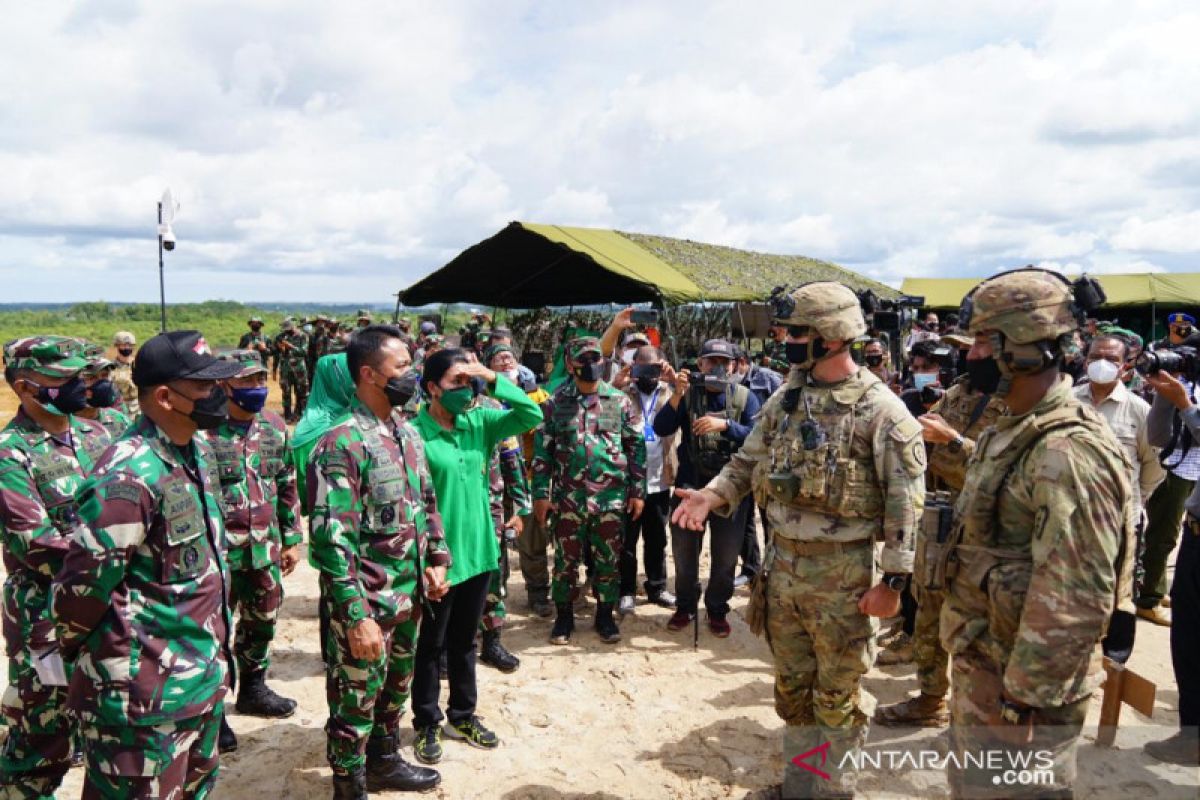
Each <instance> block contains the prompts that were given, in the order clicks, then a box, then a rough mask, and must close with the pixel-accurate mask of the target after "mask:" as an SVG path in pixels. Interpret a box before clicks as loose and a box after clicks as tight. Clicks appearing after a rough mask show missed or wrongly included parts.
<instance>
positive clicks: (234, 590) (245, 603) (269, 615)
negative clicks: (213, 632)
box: [229, 559, 283, 675]
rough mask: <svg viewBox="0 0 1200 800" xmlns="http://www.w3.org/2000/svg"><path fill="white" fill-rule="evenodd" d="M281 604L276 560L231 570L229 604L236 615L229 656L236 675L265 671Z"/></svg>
mask: <svg viewBox="0 0 1200 800" xmlns="http://www.w3.org/2000/svg"><path fill="white" fill-rule="evenodd" d="M282 604H283V575H282V574H281V573H280V571H279V561H278V559H276V560H275V561H273V562H272V563H270V564H268V565H267V566H265V567H257V568H255V567H248V568H245V569H239V568H231V569H230V571H229V605H230V609H231V610H232V611H236V613H237V614H238V622H237V634H236V637H235V639H234V644H233V654H234V657H235V658H236V659H237V668H238V674H239V675H246V674H249V673H254V672H266V671H267V667H269V666H270V665H271V657H270V650H271V641H272V640H273V639H274V638H275V623H276V621H277V620H278V618H279V607H280V606H281V605H282Z"/></svg>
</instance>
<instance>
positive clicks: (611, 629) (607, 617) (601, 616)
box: [595, 603, 621, 644]
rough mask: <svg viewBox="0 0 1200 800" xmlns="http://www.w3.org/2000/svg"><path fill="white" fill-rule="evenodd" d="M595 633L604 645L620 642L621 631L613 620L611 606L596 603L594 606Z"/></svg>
mask: <svg viewBox="0 0 1200 800" xmlns="http://www.w3.org/2000/svg"><path fill="white" fill-rule="evenodd" d="M595 627H596V633H598V634H600V641H602V642H604V643H605V644H616V643H617V642H619V641H621V629H620V628H618V627H617V621H616V620H614V619H613V604H612V603H598V604H597V605H596V623H595Z"/></svg>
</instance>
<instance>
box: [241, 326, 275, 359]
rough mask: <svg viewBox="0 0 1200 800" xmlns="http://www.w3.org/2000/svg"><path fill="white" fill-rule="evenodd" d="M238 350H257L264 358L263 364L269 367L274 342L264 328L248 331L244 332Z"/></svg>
mask: <svg viewBox="0 0 1200 800" xmlns="http://www.w3.org/2000/svg"><path fill="white" fill-rule="evenodd" d="M238 350H253V351H255V352H256V353H258V354H259V357H260V358H261V359H262V364H263V366H264V367H269V366H270V363H269V362H270V360H271V351H272V350H274V343H273V342H272V341H271V337H270V336H267V334H265V333H263V331H262V330H257V331H246V332H245V333H243V334H242V338H241V339H239V340H238Z"/></svg>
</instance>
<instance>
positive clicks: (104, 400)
mask: <svg viewBox="0 0 1200 800" xmlns="http://www.w3.org/2000/svg"><path fill="white" fill-rule="evenodd" d="M89 391H91V393H92V396H91V397H89V398H88V401H87V404H88V405H89V406H91V407H92V408H111V407H112V406H114V405H116V403H117V389H116V387H115V386H113V382H112V381H110V380H102V381H96V382H95V383H93V384H92V387H91V389H90V390H89Z"/></svg>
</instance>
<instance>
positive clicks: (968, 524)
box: [935, 405, 1137, 638]
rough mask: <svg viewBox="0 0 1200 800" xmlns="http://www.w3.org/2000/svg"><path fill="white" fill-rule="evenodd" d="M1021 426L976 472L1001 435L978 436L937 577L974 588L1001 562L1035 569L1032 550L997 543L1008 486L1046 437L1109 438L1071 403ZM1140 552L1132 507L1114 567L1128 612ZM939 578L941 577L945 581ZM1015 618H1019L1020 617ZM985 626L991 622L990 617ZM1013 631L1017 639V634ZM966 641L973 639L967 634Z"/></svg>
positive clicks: (1089, 415)
mask: <svg viewBox="0 0 1200 800" xmlns="http://www.w3.org/2000/svg"><path fill="white" fill-rule="evenodd" d="M1022 425H1023V427H1022V430H1021V431H1020V432H1019V433H1017V434H1016V436H1015V437H1014V438H1013V439H1012V441H1011V442H1010V443H1009V445H1008V446H1007V447H1006V448H1004V450H1003V451H1002V452H1000V453H996V454H993V455H992V456H990V457H989V458H988V468H987V469H978V468H977V466H978V464H979V462H980V461H982V460H983V457H984V454H986V453H987V452H988V445H989V444H990V442H991V440H992V438H993V437H994V436H996V435H997V430H996V429H995V428H990V429H988V430H987V431H985V432H984V433H983V435H982V436H981V437H980V439H979V442H978V444H977V445H976V448H975V453H974V455H972V457H971V462H970V467H971V468H970V469H968V471H967V483H966V485H965V486H964V487H963V490H962V493H961V494H960V495H959V497H958V503H957V505H956V506H955V522H954V531H953V532H952V533H951V542H952V546H951V547H949V548H947V549H946V554H945V562H944V565H939V566H937V567H935V570H936V572H935V576H941V577H944V578H945V579H947V580H949V581H951V582H953V581H956V580H960V579H961V580H964V581H967V582H969V583H970V584H971V585H972V586H973V587H982V586H984V585H986V580H987V576H988V573H990V572H991V571H992V569H994V568H995V567H997V566H998V565H1000V564H1005V563H1007V564H1013V565H1014V567H1015V568H1018V569H1028V570H1030V571H1032V567H1033V550H1032V548H1031V547H1013V546H1008V547H1005V546H1001V545H1000V543H998V542H997V541H996V533H997V524H996V514H997V512H998V498H999V497H1000V493H1001V492H1002V491H1003V489H1004V484H1005V483H1006V482H1007V481H1008V479H1009V477H1010V476H1011V475H1012V472H1013V470H1014V469H1015V468H1016V465H1017V463H1018V461H1020V459H1021V457H1022V456H1023V455H1024V454H1025V453H1026V452H1027V451H1028V450H1029V449H1030V448H1032V447H1033V446H1034V445H1035V444H1037V442H1038V441H1040V440H1041V439H1042V437H1043V436H1046V435H1047V434H1049V433H1051V432H1053V431H1063V430H1069V429H1071V428H1079V429H1082V430H1083V431H1086V432H1087V433H1090V434H1094V435H1099V436H1105V435H1111V433H1110V432H1109V431H1108V428H1107V426H1106V424H1105V422H1104V421H1103V420H1102V419H1100V418H1098V417H1097V416H1095V414H1094V413H1093V412H1090V411H1088V410H1087V409H1085V408H1083V407H1082V406H1079V405H1068V406H1064V407H1061V408H1057V409H1055V410H1053V411H1051V412H1049V413H1046V414H1042V415H1037V416H1031V417H1030V418H1029V419H1028V420H1026V421H1025V422H1023V423H1022ZM1116 456H1117V461H1118V465H1117V466H1118V467H1119V468H1120V469H1122V470H1124V472H1122V473H1121V474H1128V467H1127V466H1126V465H1125V463H1124V462H1125V456H1124V454H1123V453H1122V452H1121V451H1120V450H1119V449H1118V450H1117V451H1116ZM1031 535H1032V532H1031ZM1136 553H1137V547H1136V539H1135V530H1134V519H1133V514H1132V513H1131V507H1127V508H1126V514H1125V519H1124V523H1123V528H1122V531H1121V541H1120V544H1119V549H1118V552H1117V564H1116V588H1115V601H1116V604H1117V605H1118V606H1120V607H1125V608H1129V607H1130V604H1131V603H1132V596H1133V562H1134V560H1135V558H1136ZM941 577H938V578H937V579H938V580H941ZM943 585H946V584H945V583H943ZM1016 618H1018V619H1019V613H1018V614H1016ZM981 622H983V624H984V625H986V624H987V620H986V619H984V620H982V621H981ZM1012 633H1013V635H1015V631H1012ZM967 638H971V635H970V633H969V632H968V635H967Z"/></svg>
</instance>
